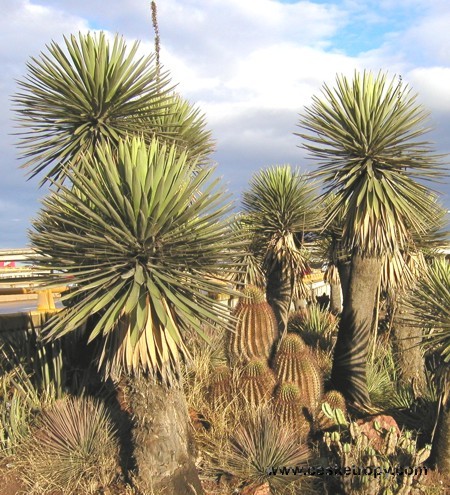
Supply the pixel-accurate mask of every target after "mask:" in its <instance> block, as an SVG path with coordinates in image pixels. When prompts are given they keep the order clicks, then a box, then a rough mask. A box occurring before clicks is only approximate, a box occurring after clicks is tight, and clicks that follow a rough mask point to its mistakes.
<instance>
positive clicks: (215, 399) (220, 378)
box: [208, 366, 232, 407]
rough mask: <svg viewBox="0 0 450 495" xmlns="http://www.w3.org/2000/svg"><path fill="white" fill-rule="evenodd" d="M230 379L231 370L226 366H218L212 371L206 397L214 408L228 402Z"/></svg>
mask: <svg viewBox="0 0 450 495" xmlns="http://www.w3.org/2000/svg"><path fill="white" fill-rule="evenodd" d="M231 378H232V377H231V370H230V368H228V366H218V367H217V368H215V369H214V370H213V371H212V373H211V381H210V385H209V394H208V395H209V397H210V399H211V402H212V404H213V405H214V406H215V407H217V406H220V405H223V404H227V403H229V402H230V400H231V389H232V379H231Z"/></svg>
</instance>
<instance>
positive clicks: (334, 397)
mask: <svg viewBox="0 0 450 495" xmlns="http://www.w3.org/2000/svg"><path fill="white" fill-rule="evenodd" d="M325 403H327V404H329V405H330V406H331V409H333V410H334V409H340V410H341V411H342V412H343V414H344V416H345V415H346V414H347V407H346V404H345V399H344V396H343V395H342V394H341V393H340V392H338V391H337V390H330V391H329V392H327V393H326V394H324V395H323V397H322V400H321V401H320V404H319V407H318V410H317V412H316V419H315V427H316V428H317V429H318V430H326V429H327V428H331V427H333V426H335V424H336V423H335V421H334V420H333V419H332V418H330V417H328V416H327V415H326V414H325V413H324V412H323V410H322V404H325Z"/></svg>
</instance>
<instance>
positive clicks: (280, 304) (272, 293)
mask: <svg viewBox="0 0 450 495" xmlns="http://www.w3.org/2000/svg"><path fill="white" fill-rule="evenodd" d="M266 296H267V302H268V303H269V304H270V306H271V307H272V309H273V312H274V314H275V318H276V320H277V326H278V331H279V332H280V334H281V333H282V332H284V331H285V329H286V328H287V322H288V317H289V309H290V306H291V302H292V296H293V287H292V283H291V279H290V277H289V273H288V270H287V268H286V267H285V266H284V265H283V264H282V263H279V262H278V263H277V264H276V265H275V267H273V268H272V270H271V271H270V272H269V273H268V274H267V288H266Z"/></svg>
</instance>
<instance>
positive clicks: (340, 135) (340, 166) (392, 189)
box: [298, 72, 442, 256]
mask: <svg viewBox="0 0 450 495" xmlns="http://www.w3.org/2000/svg"><path fill="white" fill-rule="evenodd" d="M322 92H323V95H322V97H314V98H313V103H312V105H311V106H310V107H307V108H306V109H305V110H304V112H303V115H302V116H301V119H300V127H301V128H303V129H304V130H305V133H303V134H298V135H299V136H301V137H302V138H303V139H304V140H305V142H304V144H303V147H304V148H306V149H307V150H308V151H309V152H310V154H311V156H312V157H313V158H314V159H315V160H317V161H318V163H319V168H318V171H317V172H316V174H315V176H316V177H321V178H323V180H324V182H325V185H326V193H330V192H333V194H334V199H333V204H332V205H331V208H330V211H329V215H328V219H327V223H326V225H325V227H327V225H330V224H331V223H332V222H333V220H334V219H335V218H336V217H338V216H339V217H341V218H342V219H343V223H342V229H343V233H342V236H343V241H344V244H345V247H346V248H347V249H349V250H353V249H356V250H357V251H358V252H360V253H365V254H366V255H370V256H377V255H380V254H382V253H386V252H394V251H395V250H398V249H400V250H407V248H408V244H409V243H410V242H411V239H412V237H413V236H415V235H418V236H420V235H425V234H426V233H427V230H428V226H429V225H430V224H433V223H435V219H436V216H438V215H439V211H438V210H439V207H438V205H437V204H436V202H435V198H434V197H433V196H432V195H430V192H429V190H428V189H427V187H425V186H424V185H423V184H422V183H421V182H418V181H416V180H415V179H436V178H438V177H439V176H441V175H442V170H441V158H442V157H440V156H438V155H436V154H435V153H434V151H433V149H432V146H431V145H430V143H428V142H427V141H424V140H423V138H422V136H423V135H424V134H426V133H427V132H428V131H429V129H428V128H427V127H426V126H425V125H424V123H425V120H426V118H427V113H426V112H425V111H424V109H423V108H422V107H421V105H419V104H418V103H417V102H416V96H415V95H413V94H412V93H411V90H410V88H409V87H408V86H407V85H405V84H403V83H402V81H401V79H400V80H396V79H395V78H394V79H392V80H391V81H390V82H389V81H387V79H386V75H384V74H382V73H380V74H378V75H377V76H374V75H373V74H371V73H370V72H364V73H363V74H362V75H361V74H359V73H356V74H355V77H354V79H353V80H352V81H349V80H348V79H347V78H346V77H345V76H338V77H337V79H336V87H335V88H334V89H332V88H330V87H329V86H327V85H324V86H323V90H322Z"/></svg>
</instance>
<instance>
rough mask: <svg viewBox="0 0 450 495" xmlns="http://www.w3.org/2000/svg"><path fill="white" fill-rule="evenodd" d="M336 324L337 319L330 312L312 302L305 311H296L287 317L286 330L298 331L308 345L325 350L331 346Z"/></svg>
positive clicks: (335, 332)
mask: <svg viewBox="0 0 450 495" xmlns="http://www.w3.org/2000/svg"><path fill="white" fill-rule="evenodd" d="M337 325H338V320H337V319H336V317H335V316H334V315H333V314H332V313H330V312H329V311H326V310H323V309H320V306H319V305H318V304H312V305H311V306H309V308H308V311H307V312H306V313H303V312H297V313H293V314H292V315H291V316H290V317H289V321H288V331H289V332H296V333H298V334H299V335H300V336H301V337H302V339H303V340H304V341H305V343H306V344H308V345H310V346H313V347H320V348H321V349H323V350H327V349H331V348H332V346H333V338H334V337H335V336H336V334H337Z"/></svg>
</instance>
